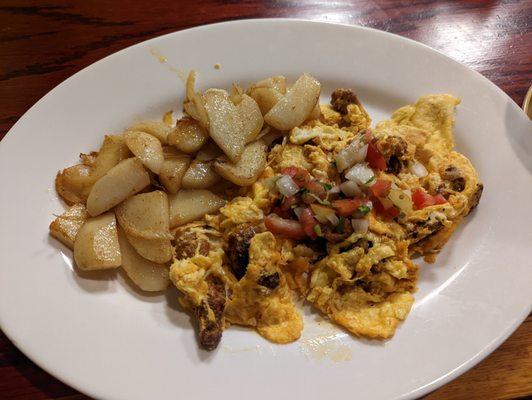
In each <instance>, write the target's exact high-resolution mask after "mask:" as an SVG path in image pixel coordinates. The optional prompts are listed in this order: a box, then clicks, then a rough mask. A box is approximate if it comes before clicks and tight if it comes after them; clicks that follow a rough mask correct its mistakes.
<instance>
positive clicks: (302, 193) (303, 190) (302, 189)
mask: <svg viewBox="0 0 532 400" xmlns="http://www.w3.org/2000/svg"><path fill="white" fill-rule="evenodd" d="M307 192H308V189H305V188H301V189H299V192H298V193H299V194H301V195H304V194H305V193H307Z"/></svg>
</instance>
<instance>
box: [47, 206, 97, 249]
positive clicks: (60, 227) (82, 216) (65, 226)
mask: <svg viewBox="0 0 532 400" xmlns="http://www.w3.org/2000/svg"><path fill="white" fill-rule="evenodd" d="M87 218H89V213H88V212H87V209H86V208H85V206H84V205H83V204H74V205H73V206H72V207H70V208H69V209H68V210H66V211H65V212H64V213H63V214H62V215H60V216H59V217H57V218H56V219H55V220H53V221H52V223H51V224H50V234H51V235H52V236H53V237H55V238H56V239H57V240H59V241H60V242H62V243H63V244H65V245H66V246H67V247H68V248H69V249H71V250H74V240H75V239H76V235H77V234H78V231H79V230H80V228H81V226H82V225H83V224H84V223H85V221H86V220H87Z"/></svg>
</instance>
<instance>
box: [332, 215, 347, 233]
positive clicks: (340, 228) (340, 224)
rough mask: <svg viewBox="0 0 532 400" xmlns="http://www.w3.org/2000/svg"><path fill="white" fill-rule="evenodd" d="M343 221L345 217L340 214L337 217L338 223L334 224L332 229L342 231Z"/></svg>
mask: <svg viewBox="0 0 532 400" xmlns="http://www.w3.org/2000/svg"><path fill="white" fill-rule="evenodd" d="M344 223H345V218H344V217H342V216H340V217H338V225H336V227H335V228H334V230H335V231H336V232H338V233H344Z"/></svg>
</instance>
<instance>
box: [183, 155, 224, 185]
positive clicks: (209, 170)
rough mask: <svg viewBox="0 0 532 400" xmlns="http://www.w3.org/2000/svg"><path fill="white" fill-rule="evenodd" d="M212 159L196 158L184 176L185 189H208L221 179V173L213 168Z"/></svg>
mask: <svg viewBox="0 0 532 400" xmlns="http://www.w3.org/2000/svg"><path fill="white" fill-rule="evenodd" d="M212 164H213V163H212V161H201V160H197V159H196V160H194V161H192V162H191V163H190V166H189V167H188V169H187V172H185V175H184V176H183V180H182V181H181V186H182V187H183V189H207V188H209V187H211V186H212V185H214V184H215V183H216V182H219V181H220V179H221V178H220V175H218V174H217V173H216V171H215V170H214V168H213V165H212Z"/></svg>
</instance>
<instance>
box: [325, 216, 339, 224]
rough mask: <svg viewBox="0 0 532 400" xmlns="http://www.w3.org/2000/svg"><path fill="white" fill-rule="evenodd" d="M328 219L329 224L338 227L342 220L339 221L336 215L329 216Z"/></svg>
mask: <svg viewBox="0 0 532 400" xmlns="http://www.w3.org/2000/svg"><path fill="white" fill-rule="evenodd" d="M327 219H328V220H329V222H330V223H331V224H332V225H333V226H336V225H338V224H339V223H340V220H339V219H338V217H337V216H336V214H332V213H331V214H328V215H327Z"/></svg>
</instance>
